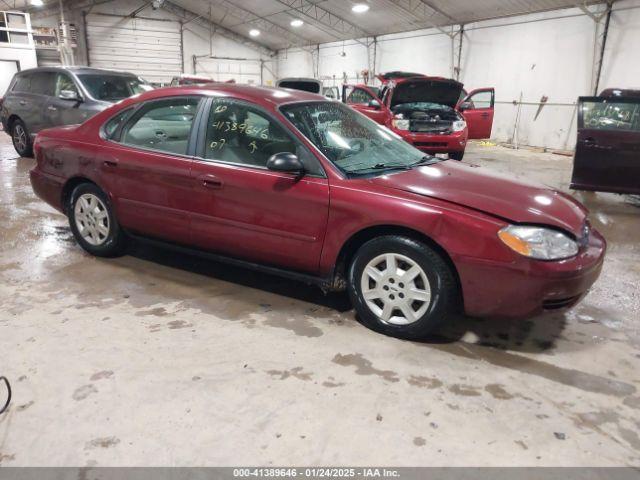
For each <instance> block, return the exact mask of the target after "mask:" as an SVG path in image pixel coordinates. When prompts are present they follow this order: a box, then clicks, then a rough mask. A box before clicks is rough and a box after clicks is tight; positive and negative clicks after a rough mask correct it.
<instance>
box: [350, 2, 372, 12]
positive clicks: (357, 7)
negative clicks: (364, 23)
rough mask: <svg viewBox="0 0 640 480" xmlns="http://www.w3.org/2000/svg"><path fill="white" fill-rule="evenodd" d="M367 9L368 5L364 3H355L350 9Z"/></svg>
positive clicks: (354, 10)
mask: <svg viewBox="0 0 640 480" xmlns="http://www.w3.org/2000/svg"><path fill="white" fill-rule="evenodd" d="M368 10H369V5H367V4H366V3H356V4H355V5H354V6H353V7H351V11H352V12H354V13H364V12H366V11H368Z"/></svg>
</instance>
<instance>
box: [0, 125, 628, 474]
mask: <svg viewBox="0 0 640 480" xmlns="http://www.w3.org/2000/svg"><path fill="white" fill-rule="evenodd" d="M465 161H467V162H471V163H476V164H480V165H483V166H486V167H487V168H490V169H494V170H498V171H501V172H507V173H509V174H511V175H514V176H517V177H526V178H530V179H537V180H540V181H542V182H544V183H546V184H548V185H552V186H554V187H558V188H561V189H562V190H565V191H569V190H568V182H569V176H570V168H571V159H570V158H566V157H562V156H557V155H553V154H548V153H536V152H532V151H528V150H520V151H514V150H509V149H506V148H503V147H485V146H481V145H480V144H475V145H472V146H471V147H470V149H469V150H468V154H467V157H466V158H465ZM32 165H33V160H31V159H24V158H16V155H15V152H14V151H13V148H12V147H11V145H10V143H9V138H8V136H6V135H5V134H3V133H0V182H1V185H0V375H6V376H8V377H9V378H10V379H11V380H12V382H13V387H14V399H13V403H12V406H11V408H10V410H9V412H8V413H6V414H4V415H2V416H0V465H1V466H44V465H72V466H91V465H100V466H121V465H122V466H125V465H126V466H134V465H135V466H144V465H166V466H173V465H200V466H204V465H247V464H251V465H268V464H274V465H311V464H323V465H327V464H329V465H369V464H375V465H395V466H401V465H430V466H435V465H443V466H444V465H447V466H449V465H474V466H477V465H487V466H489V465H528V466H534V465H540V466H543V465H545V466H546V465H563V466H568V465H579V466H583V465H591V466H592V465H635V466H638V465H640V436H639V432H640V368H638V367H639V366H640V331H639V321H640V320H639V319H640V293H639V292H640V289H639V288H638V285H639V284H640V248H639V240H640V222H639V221H638V220H639V219H640V206H639V204H640V202H637V201H634V200H633V199H630V198H626V197H623V196H618V195H610V194H593V193H588V194H585V193H575V192H573V193H572V194H573V195H575V196H576V197H577V198H578V199H580V200H581V201H583V202H585V203H586V204H587V206H588V207H589V208H590V209H591V211H592V217H591V218H592V222H593V223H594V225H595V226H596V227H597V228H599V229H600V230H601V231H602V232H603V233H604V234H605V236H606V237H607V239H608V241H609V248H610V249H609V254H608V257H607V260H606V264H605V267H604V270H603V273H602V276H601V278H600V280H599V282H598V283H597V284H596V285H595V287H594V288H593V290H592V292H591V293H590V294H589V295H588V296H587V298H586V299H585V300H584V301H583V302H582V303H581V304H580V305H578V306H577V307H575V308H574V309H573V310H571V311H568V312H564V313H556V314H552V315H545V316H541V317H538V318H533V319H530V320H525V321H498V320H492V319H485V320H477V319H461V320H460V321H459V322H458V323H456V324H455V325H452V326H450V327H448V328H447V329H445V330H444V331H443V332H442V334H441V335H440V336H438V337H437V338H434V339H433V340H431V341H429V342H422V343H413V342H403V341H399V340H395V339H391V338H386V337H384V336H381V335H378V334H375V333H373V332H371V331H369V330H367V329H365V328H364V327H362V326H361V325H360V324H358V323H357V322H356V321H355V317H354V312H353V311H352V310H351V308H350V306H349V302H348V300H347V298H346V297H345V296H344V295H330V296H324V295H323V294H322V293H321V292H320V291H319V290H317V289H315V288H312V287H307V286H305V285H301V284H298V283H295V282H291V281H287V280H283V279H280V278H277V277H272V276H268V275H264V274H259V273H255V272H248V271H245V270H241V269H237V268H231V267H229V266H226V265H219V264H215V263H213V262H209V261H204V260H201V259H197V258H192V257H188V256H185V255H178V254H175V253H170V252H167V251H163V250H160V249H156V248H150V247H146V246H145V247H141V246H137V247H134V248H132V249H131V251H130V252H129V255H127V256H124V257H122V258H118V259H110V260H106V259H98V258H93V257H91V256H89V255H87V254H85V253H84V252H83V251H82V250H81V249H80V247H79V246H78V245H76V243H75V242H74V240H73V237H72V235H71V232H70V231H69V228H68V225H67V221H66V218H65V217H64V216H62V215H60V214H59V213H57V212H55V211H54V210H52V209H51V208H49V207H48V206H47V205H45V204H44V203H43V202H41V201H40V200H39V199H37V198H36V197H35V195H34V194H33V192H32V191H31V187H30V185H29V181H28V171H29V169H30V168H31V167H32ZM0 388H1V387H0ZM3 395H4V392H2V391H0V397H2V396H3ZM2 400H3V399H2V398H0V402H1V401H2Z"/></svg>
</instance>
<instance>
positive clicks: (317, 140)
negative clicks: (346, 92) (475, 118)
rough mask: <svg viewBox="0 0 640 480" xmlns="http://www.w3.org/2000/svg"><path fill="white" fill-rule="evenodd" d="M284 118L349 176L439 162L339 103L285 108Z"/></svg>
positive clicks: (315, 103)
mask: <svg viewBox="0 0 640 480" xmlns="http://www.w3.org/2000/svg"><path fill="white" fill-rule="evenodd" d="M281 110H282V112H283V113H284V115H285V116H286V117H287V118H288V119H289V120H290V121H291V123H293V125H294V126H295V127H296V128H297V129H298V130H299V131H300V132H301V133H302V134H303V135H304V136H305V137H307V138H308V139H309V141H310V142H311V143H313V144H314V145H315V146H316V147H317V148H318V149H319V150H320V151H321V152H322V153H323V154H324V155H325V156H326V157H327V158H328V159H329V160H331V161H332V162H333V163H334V164H335V165H336V166H337V167H338V168H339V169H340V170H342V171H343V172H344V173H346V174H347V175H370V174H372V173H376V172H380V173H384V172H385V171H388V170H392V169H405V168H410V167H412V166H414V165H418V164H425V163H432V162H437V161H438V159H436V158H434V157H430V156H428V155H426V156H425V154H424V153H422V152H421V151H420V150H418V149H416V148H414V147H412V146H411V145H409V144H408V143H406V142H405V141H404V140H402V138H401V137H399V136H398V135H396V134H395V133H393V132H391V131H390V130H389V129H387V128H385V127H383V126H382V125H378V124H377V123H375V122H374V121H372V120H370V119H368V118H366V117H365V116H363V115H361V114H359V113H357V112H355V111H354V110H352V109H351V108H349V107H346V106H345V105H343V104H339V103H336V102H311V103H303V104H300V103H296V104H290V105H284V106H283V107H281Z"/></svg>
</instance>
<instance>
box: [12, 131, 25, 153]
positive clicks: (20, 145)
mask: <svg viewBox="0 0 640 480" xmlns="http://www.w3.org/2000/svg"><path fill="white" fill-rule="evenodd" d="M13 144H14V145H15V147H16V150H18V151H20V152H24V151H25V150H26V149H27V132H26V131H25V130H24V127H23V126H22V125H20V124H18V125H16V126H15V127H13Z"/></svg>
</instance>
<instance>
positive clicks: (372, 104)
mask: <svg viewBox="0 0 640 480" xmlns="http://www.w3.org/2000/svg"><path fill="white" fill-rule="evenodd" d="M368 106H369V107H371V108H375V109H376V110H379V109H380V107H381V105H380V102H379V101H378V100H375V99H374V100H371V101H370V102H369V105H368Z"/></svg>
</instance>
